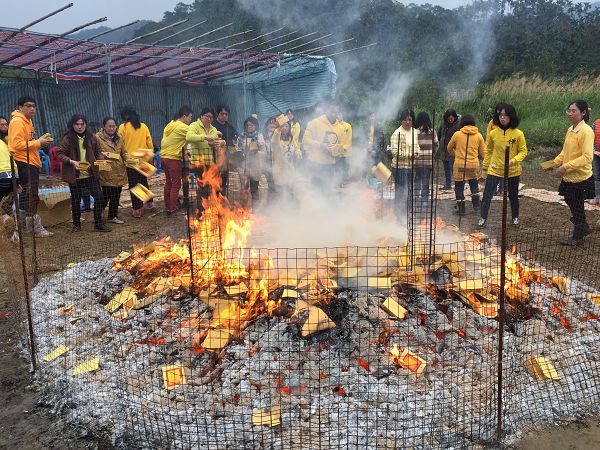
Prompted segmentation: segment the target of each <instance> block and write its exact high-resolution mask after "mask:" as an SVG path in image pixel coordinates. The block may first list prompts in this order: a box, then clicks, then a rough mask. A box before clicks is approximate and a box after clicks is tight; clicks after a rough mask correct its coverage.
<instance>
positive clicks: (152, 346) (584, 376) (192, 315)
mask: <svg viewBox="0 0 600 450" xmlns="http://www.w3.org/2000/svg"><path fill="white" fill-rule="evenodd" d="M211 179H212V178H211V176H210V174H209V175H208V179H207V180H208V181H207V182H211V181H210V180H211ZM214 191H216V189H213V192H214ZM205 207H206V211H205V214H204V215H203V219H202V220H197V221H192V230H193V238H192V239H191V242H189V243H188V242H187V241H180V242H174V241H173V240H171V239H168V238H165V239H162V240H159V241H156V242H152V243H150V244H145V245H140V246H137V247H135V248H134V249H133V251H131V252H123V253H121V254H120V255H118V256H117V257H115V258H114V259H101V260H97V261H88V262H84V263H80V264H77V265H75V266H74V267H71V268H69V269H67V270H65V271H63V272H62V273H59V274H56V275H55V276H53V277H51V278H48V279H45V280H43V281H42V282H41V283H40V284H39V285H38V286H36V288H35V289H34V290H33V293H32V298H33V301H32V303H33V306H34V318H35V331H36V335H37V336H38V337H39V340H38V342H37V345H38V349H39V352H40V354H41V355H45V362H44V363H43V364H42V366H41V370H40V371H39V374H38V376H39V379H40V382H41V383H42V384H43V385H44V386H45V387H46V392H45V397H46V400H47V401H48V402H49V403H50V404H52V405H54V407H55V409H56V410H62V411H63V412H65V414H66V416H67V418H68V420H70V421H72V422H74V423H77V424H79V425H83V426H85V427H86V428H89V429H92V430H98V431H102V432H104V433H108V434H110V435H111V436H112V439H113V441H114V442H115V443H116V444H119V443H125V442H127V443H128V445H132V443H136V444H137V445H140V446H165V445H166V446H171V447H175V448H179V447H181V448H189V447H197V448H390V449H391V448H396V447H419V448H422V447H434V448H435V447H464V446H471V445H474V444H476V443H479V442H489V441H491V440H492V439H493V438H494V433H495V431H496V395H497V394H496V391H495V387H496V378H497V354H498V322H497V320H496V316H497V315H498V293H499V286H500V276H499V273H500V272H499V257H500V251H499V250H498V248H497V247H496V246H495V245H494V243H493V242H490V241H489V240H488V239H487V237H486V236H485V235H483V234H481V233H477V234H472V235H469V236H462V235H461V234H460V233H459V231H458V230H457V229H455V228H453V227H452V226H446V225H445V224H443V223H442V222H440V221H438V222H437V223H436V232H437V234H438V236H439V239H438V241H442V240H443V241H444V242H448V243H446V244H436V245H435V246H433V247H432V248H431V251H430V247H429V246H428V245H426V243H420V242H413V243H410V244H406V243H400V242H386V244H387V245H382V246H380V247H344V248H335V249H331V248H330V249H327V248H323V249H295V250H290V249H285V250H282V249H275V250H273V249H271V250H266V249H263V250H259V249H253V250H248V249H246V248H245V247H246V240H247V238H248V236H249V234H250V230H251V225H252V218H251V216H250V215H249V214H248V213H247V212H246V211H243V210H237V209H233V208H230V207H229V206H228V205H227V204H225V203H224V201H223V199H222V198H220V197H218V196H217V195H214V194H213V195H212V196H211V197H210V198H209V199H207V200H206V201H205ZM430 253H431V254H430ZM513 253H514V254H511V255H508V259H507V264H506V274H507V275H506V285H505V289H506V295H507V329H508V332H507V333H505V342H504V347H505V352H506V353H505V355H507V358H505V378H506V384H507V385H508V386H507V390H509V391H510V395H507V394H506V393H505V398H506V401H505V410H506V418H505V422H506V429H507V431H508V432H509V433H518V432H519V430H521V429H522V428H523V426H524V424H525V423H527V425H528V426H530V425H531V424H532V423H534V424H544V423H551V422H554V421H556V420H559V419H562V418H567V417H574V416H577V415H578V414H581V413H582V412H593V411H597V408H598V407H597V404H598V402H597V401H596V398H597V395H598V386H599V385H600V379H599V377H600V375H599V373H600V372H598V368H599V367H598V350H597V349H598V348H599V347H598V346H599V344H600V334H599V333H598V331H599V329H600V327H599V323H598V320H597V319H598V315H599V314H600V301H598V298H599V297H598V293H594V292H593V290H592V289H590V288H589V287H586V286H585V285H583V284H582V283H579V282H577V281H576V280H569V279H567V278H565V277H558V276H552V274H549V273H547V272H546V270H545V269H544V268H543V267H539V266H536V265H535V264H533V263H531V262H528V261H526V260H525V259H523V258H522V257H521V256H520V255H519V254H518V253H517V252H516V250H515V251H514V252H513ZM65 286H69V288H65ZM525 421H527V422H525Z"/></svg>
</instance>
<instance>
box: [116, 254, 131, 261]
mask: <svg viewBox="0 0 600 450" xmlns="http://www.w3.org/2000/svg"><path fill="white" fill-rule="evenodd" d="M130 256H131V253H129V252H121V253H119V254H118V255H117V256H116V257H115V259H113V261H114V262H116V263H122V262H125V261H126V260H127V258H129V257H130Z"/></svg>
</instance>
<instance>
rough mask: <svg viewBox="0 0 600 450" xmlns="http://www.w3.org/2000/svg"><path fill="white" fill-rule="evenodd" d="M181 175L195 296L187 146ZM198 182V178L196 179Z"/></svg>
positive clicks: (192, 289)
mask: <svg viewBox="0 0 600 450" xmlns="http://www.w3.org/2000/svg"><path fill="white" fill-rule="evenodd" d="M181 161H182V164H181V175H182V181H183V184H182V187H183V203H184V206H185V213H186V222H185V223H186V232H187V238H188V251H189V253H190V277H191V282H190V295H191V296H192V298H194V294H195V291H196V274H195V271H194V245H193V241H192V226H191V214H190V209H191V207H190V161H189V159H188V157H187V151H186V148H185V147H181ZM196 182H198V180H196Z"/></svg>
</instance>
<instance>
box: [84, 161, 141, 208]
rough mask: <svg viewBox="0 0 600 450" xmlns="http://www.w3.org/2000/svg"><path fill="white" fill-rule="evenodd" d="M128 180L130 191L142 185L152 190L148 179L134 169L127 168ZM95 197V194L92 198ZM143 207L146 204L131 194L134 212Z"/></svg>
mask: <svg viewBox="0 0 600 450" xmlns="http://www.w3.org/2000/svg"><path fill="white" fill-rule="evenodd" d="M127 180H128V181H129V189H131V188H132V187H134V186H136V185H137V184H141V185H142V186H146V187H147V188H148V189H150V186H148V178H146V177H145V176H144V175H142V174H141V173H139V172H138V171H137V170H134V169H132V168H131V167H128V168H127ZM93 195H94V194H92V196H93ZM94 199H95V197H94ZM94 201H95V200H94ZM142 206H144V203H143V202H142V201H141V200H140V199H139V198H137V197H136V196H135V195H133V194H131V207H132V208H133V209H134V210H136V209H141V208H142Z"/></svg>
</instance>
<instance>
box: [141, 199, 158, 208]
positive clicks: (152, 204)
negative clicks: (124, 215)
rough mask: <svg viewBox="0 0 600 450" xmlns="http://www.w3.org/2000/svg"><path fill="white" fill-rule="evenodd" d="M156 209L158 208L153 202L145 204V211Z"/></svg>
mask: <svg viewBox="0 0 600 450" xmlns="http://www.w3.org/2000/svg"><path fill="white" fill-rule="evenodd" d="M154 208H156V206H155V205H154V202H153V201H149V202H146V203H144V209H154Z"/></svg>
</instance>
